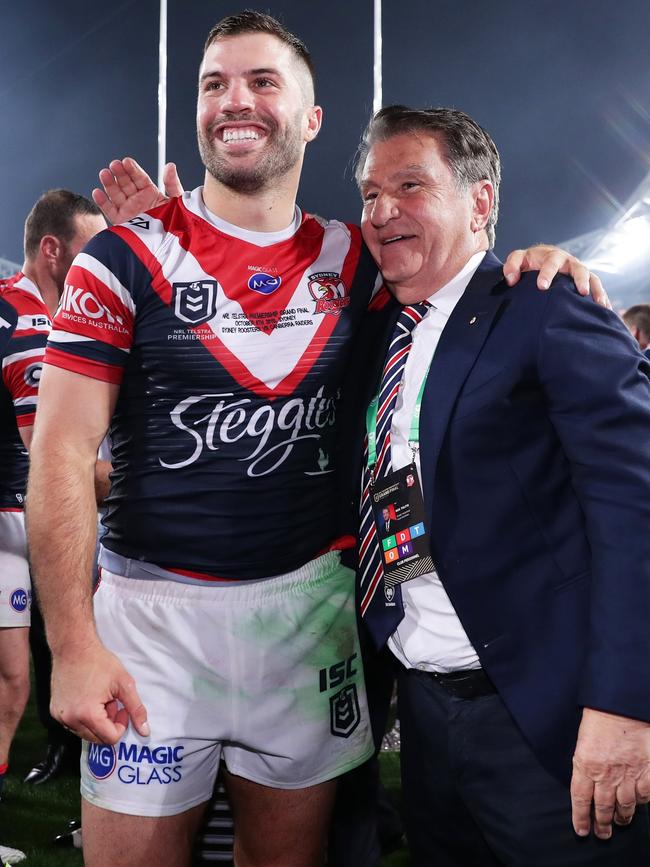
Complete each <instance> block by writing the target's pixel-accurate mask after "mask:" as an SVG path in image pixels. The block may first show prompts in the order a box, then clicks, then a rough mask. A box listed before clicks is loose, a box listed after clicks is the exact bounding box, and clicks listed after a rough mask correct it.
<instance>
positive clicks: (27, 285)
mask: <svg viewBox="0 0 650 867" xmlns="http://www.w3.org/2000/svg"><path fill="white" fill-rule="evenodd" d="M14 286H15V287H16V288H17V289H22V290H23V291H24V292H28V293H29V294H30V295H34V297H35V298H38V300H39V301H40V302H41V304H45V302H44V301H43V296H42V295H41V290H40V289H39V288H38V286H37V285H36V283H34V281H33V280H30V279H29V277H26V276H25V275H24V274H23V273H22V271H21V277H20V280H16V282H15V283H14Z"/></svg>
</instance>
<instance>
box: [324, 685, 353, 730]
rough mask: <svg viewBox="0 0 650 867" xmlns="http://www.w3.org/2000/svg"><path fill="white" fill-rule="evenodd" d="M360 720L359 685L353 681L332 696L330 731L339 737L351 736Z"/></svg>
mask: <svg viewBox="0 0 650 867" xmlns="http://www.w3.org/2000/svg"><path fill="white" fill-rule="evenodd" d="M360 722H361V713H360V711H359V697H358V695H357V685H356V683H353V684H350V685H349V686H344V687H343V689H342V690H340V692H337V693H336V695H333V696H332V697H331V698H330V731H331V732H332V734H333V735H334V736H335V737H337V738H349V737H350V735H351V734H352V732H353V731H354V730H355V729H356V727H357V726H358V725H359V723H360Z"/></svg>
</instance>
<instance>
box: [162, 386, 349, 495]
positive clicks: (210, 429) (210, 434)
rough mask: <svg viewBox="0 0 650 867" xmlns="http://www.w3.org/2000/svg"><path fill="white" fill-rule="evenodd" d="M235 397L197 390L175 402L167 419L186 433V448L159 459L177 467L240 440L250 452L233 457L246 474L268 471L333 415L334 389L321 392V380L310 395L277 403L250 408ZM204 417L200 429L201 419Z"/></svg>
mask: <svg viewBox="0 0 650 867" xmlns="http://www.w3.org/2000/svg"><path fill="white" fill-rule="evenodd" d="M233 398H234V395H233V394H232V392H227V393H222V394H197V395H192V396H191V397H186V398H185V399H184V400H182V401H181V402H180V403H178V404H177V405H176V406H175V408H174V409H173V410H172V411H171V413H170V419H171V422H172V424H173V425H174V427H176V428H178V430H180V431H182V432H183V433H184V434H187V442H188V446H189V449H188V451H189V454H187V456H186V457H184V458H182V459H181V460H178V461H176V462H174V463H167V462H166V461H163V460H162V459H161V458H159V461H160V465H161V466H162V467H165V468H166V469H170V470H176V469H181V468H182V467H187V466H190V465H191V464H194V463H196V461H198V460H199V459H200V458H201V455H202V454H203V451H204V449H208V450H209V451H217V450H219V449H221V448H224V447H227V446H228V445H230V444H231V443H235V442H237V441H239V440H242V441H243V442H245V443H246V444H247V445H248V446H249V449H250V453H249V454H248V455H244V456H237V460H240V461H242V462H244V463H247V464H248V467H247V470H246V474H247V475H248V476H250V477H251V478H256V477H258V476H267V475H269V473H272V472H274V471H275V470H277V468H278V467H279V466H281V465H282V464H283V463H284V462H285V461H286V460H287V458H288V457H289V456H290V455H291V453H292V452H293V449H294V447H295V445H296V443H298V442H300V441H301V440H308V439H320V437H321V434H320V431H321V430H323V429H324V428H327V427H331V426H332V425H333V424H334V423H335V421H336V407H337V403H338V393H337V394H336V395H335V396H333V397H325V395H324V388H323V387H322V386H321V388H320V389H319V390H318V391H317V392H316V394H315V395H314V396H313V397H311V398H302V397H296V398H291V399H290V400H287V401H285V402H284V403H282V404H280V405H277V409H276V406H270V405H268V404H267V405H264V406H257V407H256V409H255V410H254V411H253V412H250V407H251V403H253V402H252V401H251V400H250V398H243V399H240V400H233ZM197 415H198V417H197ZM203 423H205V427H204V428H203V430H201V429H200V428H199V425H202V424H203ZM274 434H275V436H273V435H274ZM285 434H286V435H285ZM278 438H280V441H279V442H278V441H277V440H278Z"/></svg>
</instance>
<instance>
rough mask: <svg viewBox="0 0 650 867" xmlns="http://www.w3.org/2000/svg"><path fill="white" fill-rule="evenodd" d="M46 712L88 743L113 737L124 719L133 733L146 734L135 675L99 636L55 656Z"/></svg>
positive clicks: (109, 741)
mask: <svg viewBox="0 0 650 867" xmlns="http://www.w3.org/2000/svg"><path fill="white" fill-rule="evenodd" d="M50 713H51V714H52V716H53V717H54V719H56V720H58V721H59V722H60V723H61V724H62V725H63V726H64V727H65V728H66V729H69V730H70V731H73V732H74V733H75V734H77V735H79V737H80V738H83V739H84V740H86V741H93V742H94V743H101V744H114V743H117V741H119V739H120V738H121V737H122V735H123V734H124V732H125V731H126V729H127V728H128V725H129V720H130V721H131V724H132V725H133V727H134V728H135V730H136V731H137V732H138V734H140V735H142V737H148V736H149V723H148V722H147V710H146V708H145V706H144V705H143V704H142V701H141V700H140V696H139V695H138V691H137V689H136V686H135V681H134V680H133V678H132V677H131V675H130V674H129V673H128V671H127V670H126V669H125V668H124V666H123V665H122V663H121V662H120V661H119V659H118V658H117V657H116V656H114V654H112V653H110V652H109V651H108V650H106V648H105V647H104V646H103V645H102V644H100V643H99V642H96V643H93V644H92V645H90V646H87V647H84V648H83V649H82V650H80V651H78V652H75V653H73V654H66V655H59V656H55V658H54V663H53V667H52V700H51V702H50Z"/></svg>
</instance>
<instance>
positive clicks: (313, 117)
mask: <svg viewBox="0 0 650 867" xmlns="http://www.w3.org/2000/svg"><path fill="white" fill-rule="evenodd" d="M322 122H323V109H322V108H321V107H320V105H310V106H309V108H308V109H307V124H306V129H305V135H304V139H305V141H306V142H310V141H313V140H314V139H315V138H316V136H317V135H318V133H319V131H320V128H321V124H322Z"/></svg>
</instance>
